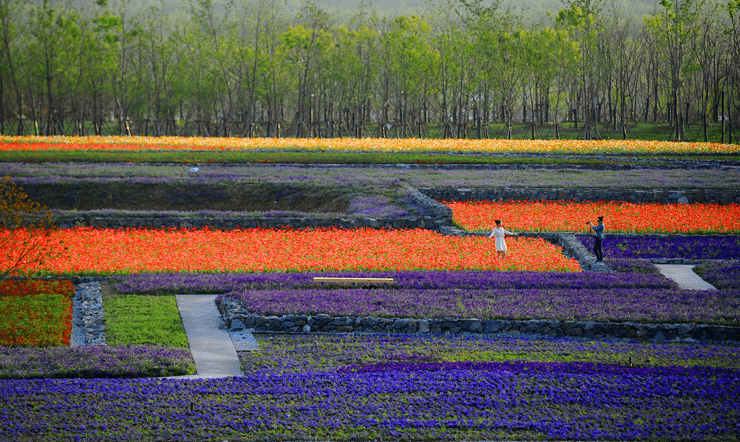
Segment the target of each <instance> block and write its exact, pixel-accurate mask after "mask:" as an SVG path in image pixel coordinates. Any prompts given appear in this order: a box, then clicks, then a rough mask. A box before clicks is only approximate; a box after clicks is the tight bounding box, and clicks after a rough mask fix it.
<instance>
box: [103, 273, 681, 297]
mask: <svg viewBox="0 0 740 442" xmlns="http://www.w3.org/2000/svg"><path fill="white" fill-rule="evenodd" d="M315 276H337V277H349V278H368V277H376V278H394V281H395V287H396V288H398V289H466V290H472V289H526V288H543V289H589V290H590V289H608V288H623V289H637V288H645V289H669V288H677V286H676V285H675V283H674V282H672V281H671V280H669V279H667V278H666V277H664V276H663V275H660V274H655V275H648V274H638V273H624V274H614V273H600V274H597V273H560V272H558V273H540V272H478V271H450V272H441V271H404V272H320V273H319V272H307V273H216V274H212V273H140V274H133V275H126V276H114V277H111V281H112V283H113V284H114V286H115V288H116V289H117V290H118V291H120V292H122V293H149V294H165V293H227V292H231V291H235V290H241V291H244V290H269V289H284V290H294V289H306V288H316V287H317V285H316V284H314V282H313V278H314V277H315Z"/></svg>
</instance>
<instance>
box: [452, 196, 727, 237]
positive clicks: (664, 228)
mask: <svg viewBox="0 0 740 442" xmlns="http://www.w3.org/2000/svg"><path fill="white" fill-rule="evenodd" d="M445 204H447V206H449V207H450V208H452V213H453V219H454V221H455V223H456V224H458V225H460V226H462V227H464V228H465V229H469V230H488V229H492V228H493V227H495V222H494V221H495V220H497V219H500V220H503V222H504V226H505V228H507V229H509V230H516V231H525V232H541V231H551V232H556V231H571V232H587V231H588V230H589V228H588V226H587V225H586V221H589V220H590V221H592V222H596V217H597V216H600V215H603V216H604V223H605V224H606V228H607V232H625V233H691V234H710V233H714V234H717V233H719V234H734V233H738V232H740V205H738V204H728V205H719V204H700V203H694V204H634V203H622V202H603V201H602V202H590V201H587V202H567V203H563V202H548V201H497V202H490V201H481V202H445Z"/></svg>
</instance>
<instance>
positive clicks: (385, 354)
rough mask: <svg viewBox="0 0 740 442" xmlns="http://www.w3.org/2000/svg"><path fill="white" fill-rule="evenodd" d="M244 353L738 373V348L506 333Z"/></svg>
mask: <svg viewBox="0 0 740 442" xmlns="http://www.w3.org/2000/svg"><path fill="white" fill-rule="evenodd" d="M255 338H256V339H257V342H258V343H259V347H260V351H259V352H250V351H244V352H239V357H240V359H241V361H242V368H243V369H244V371H245V372H246V373H257V372H262V371H273V372H278V373H283V372H301V371H316V372H335V371H336V370H339V369H344V368H346V367H349V366H365V365H367V366H371V365H373V364H380V363H397V362H406V363H411V362H428V363H432V362H556V363H561V364H564V363H570V362H574V363H576V362H577V363H594V364H602V365H610V366H619V367H625V366H630V364H632V366H634V367H677V366H681V367H714V368H724V369H727V370H737V369H738V368H739V367H738V358H740V347H738V346H733V345H727V344H722V345H720V344H708V343H693V344H675V343H671V344H667V343H655V342H637V341H628V340H606V341H598V340H587V339H574V338H553V337H530V336H520V337H510V336H502V335H403V334H393V335H371V334H331V335H308V334H257V335H255Z"/></svg>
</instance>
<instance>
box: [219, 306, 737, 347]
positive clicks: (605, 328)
mask: <svg viewBox="0 0 740 442" xmlns="http://www.w3.org/2000/svg"><path fill="white" fill-rule="evenodd" d="M224 320H225V321H226V323H227V326H228V327H229V328H230V329H232V330H238V329H243V328H250V329H253V330H254V331H260V332H282V333H313V332H320V333H350V332H364V333H409V334H453V335H457V334H463V333H474V334H476V333H477V334H495V333H528V334H536V335H544V336H551V337H566V336H570V337H580V338H594V339H609V338H626V339H634V340H639V341H655V342H664V341H687V342H691V341H692V340H693V341H715V342H719V341H740V327H723V326H715V325H705V324H641V323H635V322H593V321H557V320H549V319H540V320H538V319H533V320H527V321H513V320H501V319H491V320H481V319H474V318H471V319H457V318H444V319H408V318H377V317H372V316H366V317H362V316H345V317H333V316H328V315H323V314H319V315H316V316H305V315H286V316H260V315H249V314H242V313H233V314H231V315H230V316H228V317H226V318H224Z"/></svg>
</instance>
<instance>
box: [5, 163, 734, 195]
mask: <svg viewBox="0 0 740 442" xmlns="http://www.w3.org/2000/svg"><path fill="white" fill-rule="evenodd" d="M6 175H8V176H11V177H13V180H16V183H18V184H21V183H29V184H38V183H51V184H56V183H74V182H85V181H92V180H95V181H96V182H107V181H112V180H119V181H126V182H130V181H135V182H149V183H151V182H171V183H182V182H187V183H193V184H198V185H209V184H210V185H215V184H226V183H240V184H244V183H271V184H290V185H291V186H295V187H304V186H305V187H311V186H315V187H321V188H327V187H332V188H337V187H346V188H352V189H357V188H361V187H367V186H381V187H386V188H387V187H393V186H396V185H398V184H399V183H400V180H403V181H405V182H407V183H409V184H410V185H412V186H414V187H447V188H459V187H472V188H479V187H488V188H501V187H535V188H584V187H588V188H601V189H603V188H608V189H620V188H625V187H628V188H640V189H681V190H685V189H701V188H710V189H737V188H738V186H739V185H740V173H737V172H734V171H732V170H727V169H633V170H618V171H610V170H583V169H530V170H512V169H499V168H498V166H496V168H488V167H476V168H473V169H468V168H439V169H433V170H430V169H429V168H426V167H424V168H416V167H410V168H404V167H396V168H392V169H389V168H388V167H371V166H368V167H356V166H341V165H331V166H321V165H316V164H312V165H296V164H270V165H269V166H266V165H263V164H240V165H238V166H235V165H223V164H199V165H198V171H197V172H191V166H189V165H182V164H157V165H154V164H146V165H142V164H136V163H108V162H106V163H97V162H96V163H74V164H73V165H70V164H69V163H41V164H39V163H25V162H12V163H11V162H8V163H0V176H6Z"/></svg>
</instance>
